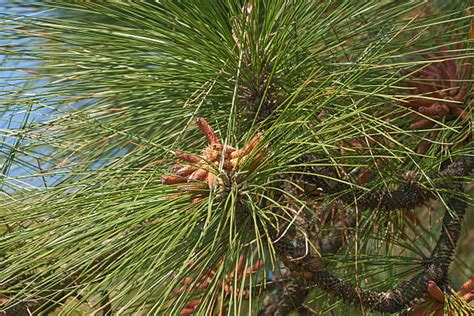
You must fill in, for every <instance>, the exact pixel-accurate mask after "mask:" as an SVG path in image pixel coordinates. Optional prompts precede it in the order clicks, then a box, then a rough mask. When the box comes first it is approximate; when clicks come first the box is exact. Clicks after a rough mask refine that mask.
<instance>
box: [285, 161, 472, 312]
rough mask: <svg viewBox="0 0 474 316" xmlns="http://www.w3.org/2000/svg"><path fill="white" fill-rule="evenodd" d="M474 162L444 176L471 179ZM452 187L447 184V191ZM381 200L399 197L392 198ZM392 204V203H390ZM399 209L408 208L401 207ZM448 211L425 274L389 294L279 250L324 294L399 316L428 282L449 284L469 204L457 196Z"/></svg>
mask: <svg viewBox="0 0 474 316" xmlns="http://www.w3.org/2000/svg"><path fill="white" fill-rule="evenodd" d="M472 162H473V161H472V159H465V160H459V161H455V162H453V163H452V164H450V165H449V166H448V167H447V168H446V169H445V170H444V171H442V173H441V177H442V178H449V177H460V176H466V175H468V174H469V173H470V172H471V170H472V167H473V163H472ZM447 185H448V184H446V183H445V184H444V185H443V187H446V186H447ZM449 186H450V188H451V189H452V190H455V191H459V190H462V186H461V184H456V185H454V186H453V185H450V184H449ZM378 196H380V197H381V198H383V197H384V196H391V197H394V196H397V194H388V195H380V194H379V193H378ZM388 202H390V203H388ZM392 202H394V201H391V200H389V199H388V200H387V203H385V205H397V203H393V204H392ZM399 205H402V206H403V205H406V204H404V203H401V204H399ZM447 205H448V207H449V209H450V210H451V211H452V212H450V211H449V210H447V211H446V212H445V215H444V218H443V228H442V231H441V235H440V238H439V240H438V242H437V244H436V247H435V248H434V250H433V251H432V253H431V256H430V259H429V260H427V261H425V263H424V266H423V268H424V270H423V271H422V272H421V273H419V274H418V275H416V276H415V277H413V278H412V279H411V280H409V281H406V282H402V283H401V284H400V285H399V286H398V287H397V288H395V289H393V290H389V291H386V292H375V291H369V290H364V289H362V288H360V287H358V286H355V285H353V284H350V283H348V282H345V281H343V280H341V279H339V278H338V277H336V276H334V275H333V274H332V273H331V272H329V271H328V270H327V268H326V266H325V264H324V262H323V261H322V259H321V257H320V256H316V255H307V256H305V257H304V258H303V259H301V260H297V261H295V259H293V258H295V257H296V255H295V254H296V252H301V250H300V249H299V250H298V249H293V250H290V249H289V247H282V246H279V247H277V250H278V252H279V255H280V258H281V259H282V260H283V262H284V263H285V264H286V265H287V267H288V268H289V269H290V270H292V272H297V273H298V275H302V276H305V277H306V279H307V280H308V282H309V283H310V284H314V285H316V286H318V287H319V288H320V289H321V290H323V291H325V292H327V293H329V294H332V295H333V296H335V297H337V298H339V299H343V300H345V301H346V302H350V303H354V304H356V305H359V306H360V307H363V308H365V309H370V310H374V311H379V312H389V313H395V312H400V311H402V310H403V309H405V308H407V307H409V306H410V304H411V303H412V302H413V301H414V300H415V299H419V298H421V297H422V296H423V295H424V294H425V292H426V288H427V287H426V286H427V282H428V281H434V282H436V283H437V284H441V285H444V284H445V283H446V280H447V271H448V268H449V265H450V263H451V262H452V260H453V258H454V254H455V250H456V244H457V241H458V239H459V236H460V234H461V226H462V219H463V216H464V213H465V209H466V206H467V204H466V202H464V201H462V200H461V199H459V198H458V197H456V196H451V197H450V198H449V199H448V202H447Z"/></svg>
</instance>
